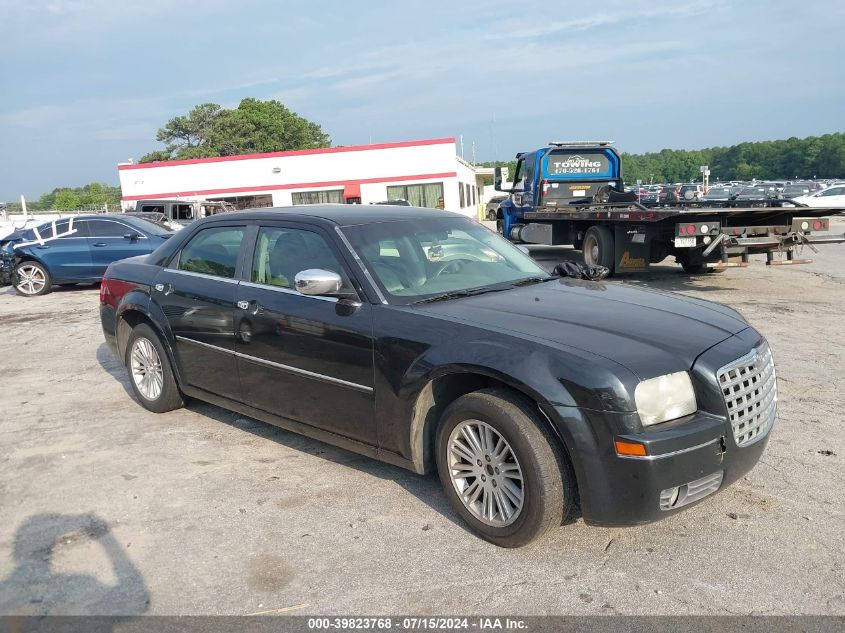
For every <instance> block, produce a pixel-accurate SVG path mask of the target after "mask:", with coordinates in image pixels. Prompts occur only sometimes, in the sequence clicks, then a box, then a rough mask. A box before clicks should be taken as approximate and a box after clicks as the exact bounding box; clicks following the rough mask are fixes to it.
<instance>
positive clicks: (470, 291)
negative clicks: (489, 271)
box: [414, 286, 512, 304]
mask: <svg viewBox="0 0 845 633" xmlns="http://www.w3.org/2000/svg"><path fill="white" fill-rule="evenodd" d="M511 288H512V286H504V287H496V286H479V287H478V288H467V289H466V290H452V291H451V292H444V293H441V294H439V295H434V296H433V297H426V298H425V299H420V300H419V301H414V304H417V303H434V302H435V301H447V300H448V299H460V298H461V297H474V296H475V295H483V294H486V293H488V292H501V291H503V290H510V289H511Z"/></svg>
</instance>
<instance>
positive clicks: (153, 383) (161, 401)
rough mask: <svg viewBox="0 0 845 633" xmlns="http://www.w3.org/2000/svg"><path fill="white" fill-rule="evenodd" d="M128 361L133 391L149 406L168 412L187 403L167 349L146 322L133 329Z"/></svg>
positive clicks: (146, 407) (155, 410) (150, 409)
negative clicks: (180, 390)
mask: <svg viewBox="0 0 845 633" xmlns="http://www.w3.org/2000/svg"><path fill="white" fill-rule="evenodd" d="M125 361H126V368H127V369H128V370H129V381H130V383H131V384H132V391H133V392H134V393H135V397H137V398H138V401H139V402H140V403H141V406H143V407H144V408H145V409H147V410H149V411H153V412H154V413H165V412H167V411H172V410H173V409H178V408H179V407H181V406H182V405H183V404H184V402H183V400H182V394H181V393H180V392H179V385H177V384H176V378H175V377H174V376H173V368H172V367H171V365H170V360H169V359H168V357H167V352H165V350H164V347H163V346H162V344H161V341H160V340H159V338H158V336H157V335H156V333H155V332H153V330H152V328H151V327H150V326H149V325H147V324H146V323H141V324H140V325H137V326H136V327H135V328H133V329H132V333H131V334H130V335H129V341H128V342H127V344H126V358H125Z"/></svg>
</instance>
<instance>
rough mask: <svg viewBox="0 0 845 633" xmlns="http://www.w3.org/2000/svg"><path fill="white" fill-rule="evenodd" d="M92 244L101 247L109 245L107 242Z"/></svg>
mask: <svg viewBox="0 0 845 633" xmlns="http://www.w3.org/2000/svg"><path fill="white" fill-rule="evenodd" d="M91 246H96V247H98V248H99V247H101V246H108V244H106V243H105V242H94V243H93V244H92V245H91Z"/></svg>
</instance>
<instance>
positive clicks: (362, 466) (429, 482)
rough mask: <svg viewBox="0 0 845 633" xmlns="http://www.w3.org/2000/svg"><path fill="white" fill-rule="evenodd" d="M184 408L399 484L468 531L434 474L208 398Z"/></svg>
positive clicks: (189, 402)
mask: <svg viewBox="0 0 845 633" xmlns="http://www.w3.org/2000/svg"><path fill="white" fill-rule="evenodd" d="M185 408H187V409H188V410H189V411H192V412H194V413H198V414H200V415H203V416H206V417H209V418H212V419H214V420H216V421H218V422H221V423H223V424H227V425H229V426H231V427H234V428H237V429H238V430H241V431H245V432H247V433H251V434H252V435H254V436H256V437H260V438H261V439H265V440H269V441H271V442H275V443H277V444H279V445H281V446H284V447H286V448H289V449H291V450H295V451H300V452H302V453H308V454H309V455H315V456H317V457H319V458H320V459H323V460H325V461H327V462H331V463H333V464H338V465H341V466H345V467H347V468H353V469H355V470H357V471H358V472H361V473H364V474H365V475H369V476H371V477H376V478H378V479H383V480H385V481H391V482H393V483H395V484H398V485H399V486H400V487H402V488H403V489H404V490H405V491H406V492H408V493H409V494H411V495H413V496H414V497H416V498H417V499H419V500H420V501H422V502H423V503H424V504H425V505H427V506H428V507H429V508H431V509H432V510H434V511H435V512H437V513H439V514H440V515H442V516H444V517H445V518H447V519H449V520H450V521H451V522H452V523H454V524H455V525H457V526H458V527H460V528H461V529H462V530H464V531H466V532H468V533H470V531H469V529H468V528H467V526H466V524H465V523H464V522H463V520H462V519H461V517H460V516H459V515H458V514H457V513H456V512H455V511H454V510H453V509H452V507H451V506H450V505H449V502H448V500H447V499H446V496H445V495H444V494H443V489H442V487H441V485H440V480H439V479H438V477H437V475H436V474H428V475H418V474H416V473H413V472H411V471H409V470H406V469H404V468H401V467H399V466H394V465H392V464H388V463H386V462H382V461H379V460H377V459H375V458H372V457H367V456H365V455H359V454H358V453H353V452H352V451H348V450H346V449H344V448H339V447H337V446H333V445H332V444H327V443H325V442H323V441H321V440H315V439H312V438H310V437H307V436H305V435H300V434H299V433H296V432H295V431H287V430H285V429H283V428H281V427H277V426H274V425H272V424H269V423H266V422H262V421H261V420H256V419H255V418H250V417H247V416H243V415H241V414H239V413H235V412H233V411H229V410H228V409H223V408H222V407H218V406H216V405H213V404H210V403H208V402H203V401H200V400H195V399H191V400H189V401H188V402H187V403H186V405H185Z"/></svg>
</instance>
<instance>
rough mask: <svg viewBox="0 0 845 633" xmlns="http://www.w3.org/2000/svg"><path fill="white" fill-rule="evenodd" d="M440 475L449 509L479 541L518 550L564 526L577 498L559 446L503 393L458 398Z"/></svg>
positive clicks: (440, 436) (445, 434)
mask: <svg viewBox="0 0 845 633" xmlns="http://www.w3.org/2000/svg"><path fill="white" fill-rule="evenodd" d="M436 457H437V470H438V473H439V475H440V482H441V484H442V485H443V489H444V491H445V493H446V496H447V497H448V499H449V503H450V504H451V505H452V507H453V508H454V509H455V511H456V512H457V513H458V514H459V515H461V517H462V518H463V519H464V521H465V522H466V523H467V525H469V527H470V528H471V529H472V530H473V531H474V532H476V533H477V534H478V535H479V536H481V537H482V538H484V539H486V540H488V541H490V542H491V543H494V544H496V545H499V546H501V547H521V546H523V545H526V544H528V543H530V542H531V541H533V540H535V539H537V538H539V537H540V536H542V535H543V534H544V533H545V532H547V531H548V530H549V529H551V528H552V527H554V526H557V525H560V524H561V523H562V522H563V520H564V519H565V518H566V517H567V516H568V515H569V512H570V510H571V508H572V501H573V499H574V495H575V484H574V476H573V474H572V468H571V466H570V464H569V462H568V460H567V459H566V457H565V455H564V453H563V451H562V449H561V447H560V446H559V444H558V440H557V439H555V438H553V437H552V436H551V434H550V433H548V432H547V431H546V430H545V429H544V428H543V427H542V423H541V422H540V421H539V420H537V419H536V414H535V413H534V412H533V411H532V410H531V408H530V406H529V405H528V404H527V403H526V402H523V401H522V400H521V399H519V398H518V397H514V396H513V395H512V394H509V393H507V392H504V391H499V390H485V391H477V392H474V393H470V394H467V395H465V396H462V397H460V398H458V399H457V400H456V401H455V402H453V403H452V404H451V405H449V407H448V408H447V409H446V411H445V412H444V413H443V416H442V418H441V420H440V425H439V427H438V429H437V437H436Z"/></svg>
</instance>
